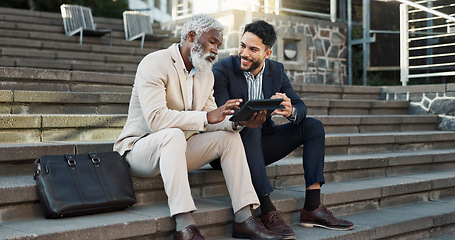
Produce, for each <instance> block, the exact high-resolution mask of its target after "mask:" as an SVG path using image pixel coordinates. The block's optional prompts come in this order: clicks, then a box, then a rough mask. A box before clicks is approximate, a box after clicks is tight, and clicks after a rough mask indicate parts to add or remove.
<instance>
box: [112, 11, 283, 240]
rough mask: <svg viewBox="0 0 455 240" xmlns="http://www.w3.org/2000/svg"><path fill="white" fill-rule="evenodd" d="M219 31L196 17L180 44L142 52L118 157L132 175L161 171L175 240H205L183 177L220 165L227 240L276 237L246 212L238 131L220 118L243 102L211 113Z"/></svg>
mask: <svg viewBox="0 0 455 240" xmlns="http://www.w3.org/2000/svg"><path fill="white" fill-rule="evenodd" d="M222 29H223V27H222V25H221V24H220V23H219V22H218V21H216V20H215V19H213V18H212V17H210V16H208V15H203V14H202V15H196V16H194V17H193V18H191V19H190V20H189V21H188V22H187V23H186V24H185V26H184V27H183V29H182V37H181V42H180V44H173V45H172V46H170V47H169V48H168V49H164V50H160V51H156V52H153V53H150V54H148V55H147V56H145V57H144V59H143V60H142V61H141V62H140V64H139V66H138V68H137V73H136V78H135V81H134V87H133V90H132V96H131V100H130V105H129V111H128V119H127V121H126V124H125V126H124V128H123V131H122V133H121V134H120V136H119V138H118V139H117V141H116V143H115V144H114V150H116V151H118V152H120V153H121V154H124V155H125V158H126V160H127V161H128V162H129V164H130V166H131V171H132V173H133V175H136V176H141V177H151V176H155V175H157V174H159V173H161V177H162V179H163V182H164V189H165V192H166V194H167V196H168V205H169V208H170V214H171V216H173V217H174V218H175V221H176V233H175V234H174V239H179V240H180V239H185V240H187V239H204V237H203V236H202V234H201V233H200V232H199V229H198V228H197V226H196V225H195V223H194V220H193V217H192V215H191V212H193V211H195V210H196V206H195V204H194V201H193V198H192V196H191V190H190V184H189V181H188V171H192V170H195V169H198V168H200V167H202V166H203V165H205V164H207V163H209V162H210V161H212V160H213V159H216V158H220V159H221V167H222V169H223V174H224V177H225V180H226V185H227V188H228V191H229V194H230V197H231V200H232V207H233V210H234V213H235V214H234V216H235V219H234V224H233V227H234V229H233V236H234V237H239V238H254V239H281V235H279V234H276V233H274V232H271V231H269V230H267V229H266V228H265V227H264V225H262V223H261V222H260V220H259V219H257V218H255V217H253V216H252V214H251V209H250V207H253V208H256V207H257V206H258V205H259V200H258V198H257V195H256V192H255V190H254V188H253V184H252V182H251V176H250V171H249V168H248V164H247V162H246V156H245V151H244V149H243V145H242V141H241V139H240V135H239V133H238V131H239V130H240V129H239V128H238V126H236V125H235V124H233V123H232V122H230V121H229V120H228V118H226V116H227V115H230V114H232V113H233V112H234V109H238V105H239V104H240V102H241V101H242V100H239V99H231V100H229V101H227V102H226V104H224V105H222V106H220V107H219V108H217V106H216V104H215V100H214V98H213V83H214V79H213V74H212V72H211V67H212V64H213V63H214V62H215V61H216V59H217V55H218V48H219V47H220V45H221V43H222V40H223V35H222Z"/></svg>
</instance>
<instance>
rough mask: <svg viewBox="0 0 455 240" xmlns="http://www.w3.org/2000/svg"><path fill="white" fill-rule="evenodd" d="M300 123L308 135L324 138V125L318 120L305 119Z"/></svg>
mask: <svg viewBox="0 0 455 240" xmlns="http://www.w3.org/2000/svg"><path fill="white" fill-rule="evenodd" d="M302 123H303V125H304V128H305V129H306V132H307V133H308V134H309V135H312V136H321V137H325V131H324V124H323V123H322V122H321V121H320V120H318V119H314V118H306V119H305V121H302Z"/></svg>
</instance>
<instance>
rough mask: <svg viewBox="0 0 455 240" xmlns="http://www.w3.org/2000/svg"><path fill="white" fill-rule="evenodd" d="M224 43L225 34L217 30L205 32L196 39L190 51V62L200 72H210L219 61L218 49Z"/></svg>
mask: <svg viewBox="0 0 455 240" xmlns="http://www.w3.org/2000/svg"><path fill="white" fill-rule="evenodd" d="M222 41H223V34H222V33H221V32H220V31H219V30H216V29H212V30H210V31H207V32H203V33H202V34H201V36H200V37H199V38H197V37H196V38H195V40H194V42H193V45H192V46H191V51H190V60H191V63H192V64H193V67H195V68H196V69H197V70H198V71H200V72H204V71H210V70H211V69H212V65H213V64H214V63H215V62H216V61H217V60H218V49H219V48H220V46H221V43H222Z"/></svg>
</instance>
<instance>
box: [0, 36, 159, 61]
mask: <svg viewBox="0 0 455 240" xmlns="http://www.w3.org/2000/svg"><path fill="white" fill-rule="evenodd" d="M19 34H20V32H17V31H13V30H2V31H1V32H0V40H1V41H0V46H2V47H7V48H15V49H18V48H23V49H35V50H39V49H44V50H49V51H55V52H58V51H62V50H63V51H73V52H78V53H98V54H117V55H126V56H145V55H146V54H147V53H149V52H151V51H156V50H158V49H151V48H144V49H140V48H134V47H127V46H103V45H90V44H83V45H80V44H79V43H68V42H64V41H60V40H58V41H53V40H35V39H28V38H27V37H25V36H26V34H27V33H24V36H23V37H19V36H18V35H19Z"/></svg>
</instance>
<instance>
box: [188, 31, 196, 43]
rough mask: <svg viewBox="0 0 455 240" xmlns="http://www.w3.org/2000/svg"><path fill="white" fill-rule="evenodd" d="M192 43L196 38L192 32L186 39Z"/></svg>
mask: <svg viewBox="0 0 455 240" xmlns="http://www.w3.org/2000/svg"><path fill="white" fill-rule="evenodd" d="M186 38H187V39H188V40H189V41H190V42H194V39H195V38H196V33H195V32H194V31H190V32H189V33H188V35H187V37H186Z"/></svg>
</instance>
